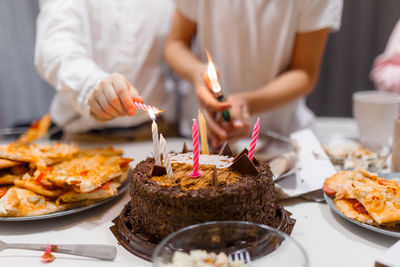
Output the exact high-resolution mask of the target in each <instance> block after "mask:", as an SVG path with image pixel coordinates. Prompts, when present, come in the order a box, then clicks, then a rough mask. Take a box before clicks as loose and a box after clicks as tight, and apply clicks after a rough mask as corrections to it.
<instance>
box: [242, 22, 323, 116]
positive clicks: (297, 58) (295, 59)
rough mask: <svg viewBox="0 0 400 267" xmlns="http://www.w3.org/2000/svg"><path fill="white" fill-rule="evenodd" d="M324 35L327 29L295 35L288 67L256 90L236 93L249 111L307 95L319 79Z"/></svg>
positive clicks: (269, 107)
mask: <svg viewBox="0 0 400 267" xmlns="http://www.w3.org/2000/svg"><path fill="white" fill-rule="evenodd" d="M327 37H328V30H327V29H322V30H319V31H315V32H309V33H299V34H297V37H296V42H295V45H294V49H293V55H292V59H291V62H290V65H289V69H288V70H287V71H285V72H283V73H282V74H280V75H279V76H277V77H276V78H275V79H274V80H272V81H271V82H269V83H268V84H266V85H264V86H262V87H261V88H260V89H258V90H256V91H252V92H243V93H239V94H238V96H240V97H242V98H244V99H245V101H246V102H247V105H248V108H249V112H250V114H255V113H260V112H263V111H267V110H270V109H273V108H276V107H279V106H282V105H284V104H286V103H288V102H290V101H292V100H294V99H296V98H299V97H302V96H306V95H308V94H310V93H311V92H312V90H313V89H314V86H315V84H316V82H317V81H318V76H319V72H320V66H321V61H322V57H323V52H324V50H325V45H326V41H327Z"/></svg>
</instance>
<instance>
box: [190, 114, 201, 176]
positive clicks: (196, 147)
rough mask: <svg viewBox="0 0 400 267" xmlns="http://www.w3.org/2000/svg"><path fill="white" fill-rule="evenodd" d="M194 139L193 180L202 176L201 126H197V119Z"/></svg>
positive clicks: (193, 132) (193, 130) (193, 133)
mask: <svg viewBox="0 0 400 267" xmlns="http://www.w3.org/2000/svg"><path fill="white" fill-rule="evenodd" d="M192 139H193V172H192V173H191V174H190V176H191V177H192V178H197V177H199V176H201V172H200V171H199V157H200V155H199V154H200V151H199V126H198V125H197V121H196V119H193V126H192Z"/></svg>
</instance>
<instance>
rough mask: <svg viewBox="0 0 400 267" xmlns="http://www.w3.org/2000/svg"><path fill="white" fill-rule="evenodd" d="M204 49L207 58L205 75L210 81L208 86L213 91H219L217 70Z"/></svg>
mask: <svg viewBox="0 0 400 267" xmlns="http://www.w3.org/2000/svg"><path fill="white" fill-rule="evenodd" d="M205 51H206V55H207V59H208V66H207V76H208V79H209V82H210V87H211V89H212V91H213V92H214V93H219V92H221V85H220V84H219V81H218V75H217V70H216V68H215V65H214V63H213V61H212V59H211V56H210V53H209V52H208V51H207V50H205Z"/></svg>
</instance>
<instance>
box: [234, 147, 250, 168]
mask: <svg viewBox="0 0 400 267" xmlns="http://www.w3.org/2000/svg"><path fill="white" fill-rule="evenodd" d="M243 154H246V155H248V154H249V151H248V150H247V148H244V149H243V150H242V151H240V152H239V154H237V155H236V157H235V158H234V159H233V162H232V164H233V163H235V161H237V160H238V159H239V158H240V157H241V156H242V155H243Z"/></svg>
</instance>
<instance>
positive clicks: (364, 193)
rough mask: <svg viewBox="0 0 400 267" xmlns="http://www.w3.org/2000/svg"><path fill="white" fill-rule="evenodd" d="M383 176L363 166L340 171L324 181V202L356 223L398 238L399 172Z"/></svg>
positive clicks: (399, 228)
mask: <svg viewBox="0 0 400 267" xmlns="http://www.w3.org/2000/svg"><path fill="white" fill-rule="evenodd" d="M385 176H386V177H387V178H384V177H379V176H378V175H377V174H375V173H370V172H368V171H366V170H363V169H356V170H352V171H340V172H338V173H337V174H335V175H333V176H331V177H329V178H327V179H326V180H325V182H324V185H323V188H322V189H323V191H324V197H325V201H326V203H327V204H328V205H329V206H330V208H331V209H332V210H333V211H334V212H335V213H337V214H338V215H339V216H341V217H343V218H345V219H346V220H348V221H350V222H352V223H354V224H356V225H359V226H361V227H364V228H366V229H369V230H372V231H375V232H378V233H381V234H384V235H388V236H393V237H397V238H400V185H399V182H400V175H385Z"/></svg>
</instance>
